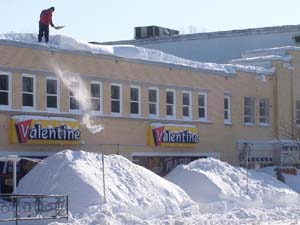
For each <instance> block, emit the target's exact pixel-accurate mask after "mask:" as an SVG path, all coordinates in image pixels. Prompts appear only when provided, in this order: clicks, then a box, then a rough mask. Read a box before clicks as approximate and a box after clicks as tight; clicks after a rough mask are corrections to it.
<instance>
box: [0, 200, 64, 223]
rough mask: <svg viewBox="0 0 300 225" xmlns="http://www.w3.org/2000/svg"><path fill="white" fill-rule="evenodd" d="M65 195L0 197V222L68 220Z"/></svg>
mask: <svg viewBox="0 0 300 225" xmlns="http://www.w3.org/2000/svg"><path fill="white" fill-rule="evenodd" d="M68 216H69V214H68V196H66V195H0V222H7V221H15V222H16V223H15V224H16V225H17V224H18V221H22V220H23V221H24V220H46V219H54V220H59V219H66V220H68Z"/></svg>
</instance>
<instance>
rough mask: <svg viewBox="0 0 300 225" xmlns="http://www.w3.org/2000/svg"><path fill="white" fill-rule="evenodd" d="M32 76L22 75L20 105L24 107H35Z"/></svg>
mask: <svg viewBox="0 0 300 225" xmlns="http://www.w3.org/2000/svg"><path fill="white" fill-rule="evenodd" d="M34 89H35V85H34V77H33V76H23V77H22V105H23V106H24V107H31V108H32V107H35V102H34V101H35V93H34V91H35V90H34Z"/></svg>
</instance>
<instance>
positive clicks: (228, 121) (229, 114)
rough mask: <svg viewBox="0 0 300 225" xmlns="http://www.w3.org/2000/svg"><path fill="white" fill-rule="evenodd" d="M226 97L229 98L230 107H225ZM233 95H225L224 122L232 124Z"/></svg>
mask: <svg viewBox="0 0 300 225" xmlns="http://www.w3.org/2000/svg"><path fill="white" fill-rule="evenodd" d="M225 99H227V103H228V108H227V109H226V108H225ZM225 112H227V115H228V118H227V119H226V118H225ZM231 123H232V122H231V96H230V95H225V96H224V124H231Z"/></svg>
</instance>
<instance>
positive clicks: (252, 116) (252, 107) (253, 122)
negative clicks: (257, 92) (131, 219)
mask: <svg viewBox="0 0 300 225" xmlns="http://www.w3.org/2000/svg"><path fill="white" fill-rule="evenodd" d="M246 98H250V113H251V114H249V115H246V110H245V107H246V105H245V100H246ZM246 117H249V118H250V122H246V121H245V120H246ZM251 118H252V120H251ZM244 124H245V125H254V124H255V98H254V97H252V96H245V97H244Z"/></svg>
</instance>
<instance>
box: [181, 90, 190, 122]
mask: <svg viewBox="0 0 300 225" xmlns="http://www.w3.org/2000/svg"><path fill="white" fill-rule="evenodd" d="M191 97H192V94H191V92H188V91H184V92H182V116H183V118H184V119H191V117H192V116H191V111H192V104H191V102H192V100H191Z"/></svg>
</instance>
